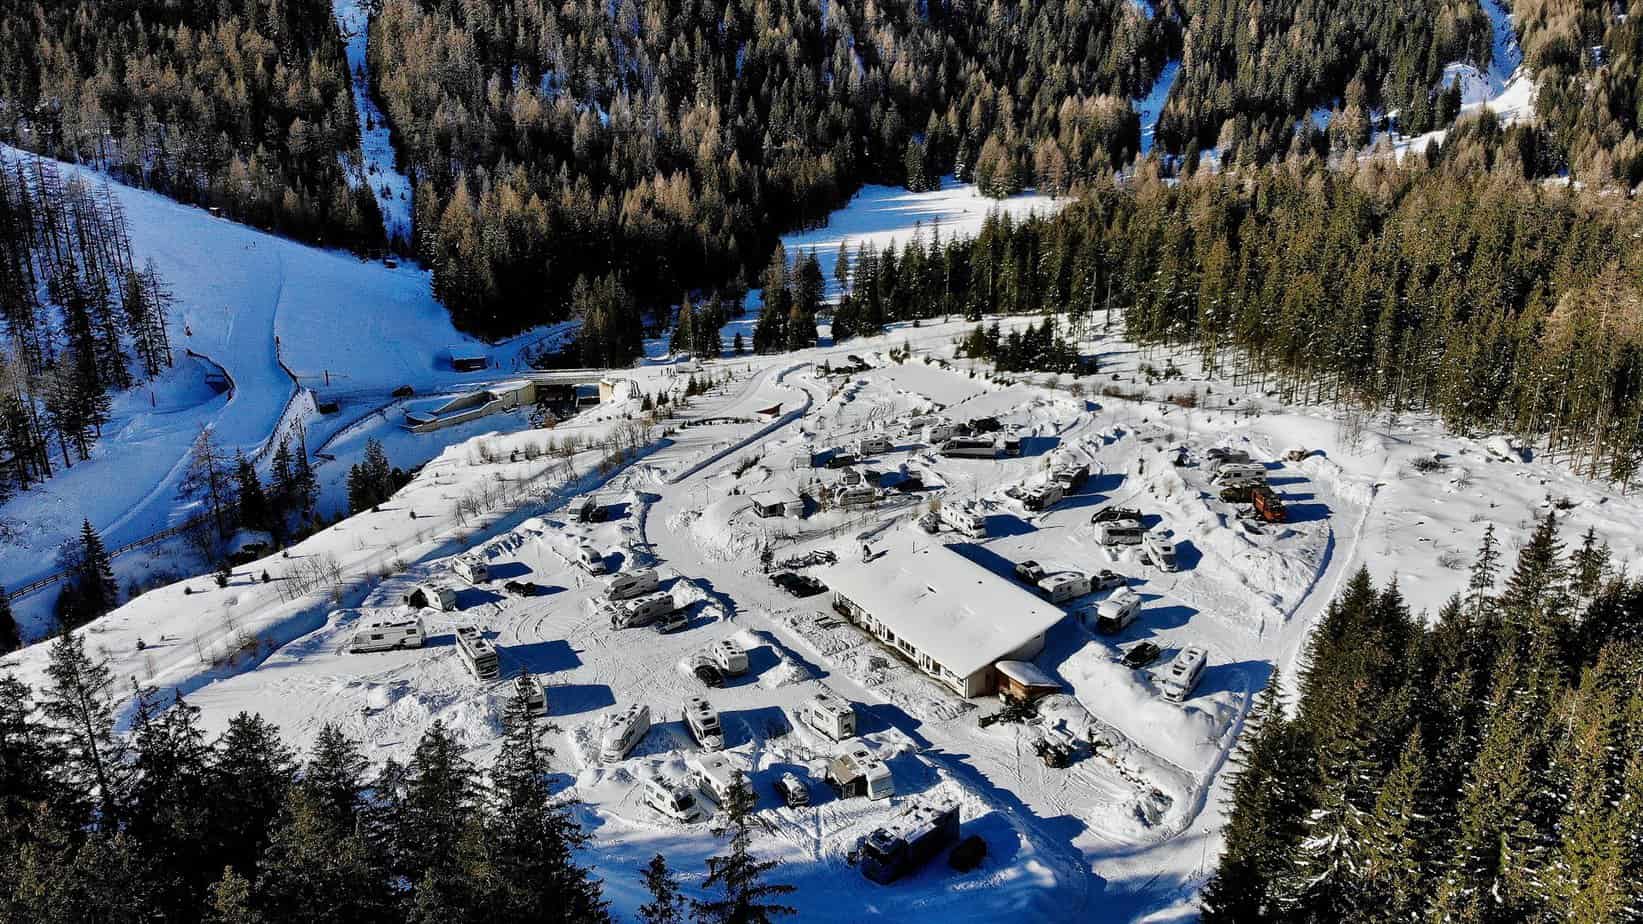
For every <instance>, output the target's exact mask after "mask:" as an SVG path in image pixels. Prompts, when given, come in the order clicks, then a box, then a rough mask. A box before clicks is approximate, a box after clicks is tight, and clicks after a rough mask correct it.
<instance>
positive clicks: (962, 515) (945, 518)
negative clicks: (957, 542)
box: [941, 504, 987, 539]
mask: <svg viewBox="0 0 1643 924" xmlns="http://www.w3.org/2000/svg"><path fill="white" fill-rule="evenodd" d="M941 522H943V523H946V524H947V525H948V526H949V527H951V528H952V530H953V532H956V533H963V534H964V535H966V536H969V537H970V538H971V539H985V538H987V518H986V517H985V516H983V515H982V513H981V511H979V510H977V509H976V508H975V507H973V506H971V505H969V504H942V505H941Z"/></svg>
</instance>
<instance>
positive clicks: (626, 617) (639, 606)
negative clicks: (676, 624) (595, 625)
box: [610, 591, 679, 629]
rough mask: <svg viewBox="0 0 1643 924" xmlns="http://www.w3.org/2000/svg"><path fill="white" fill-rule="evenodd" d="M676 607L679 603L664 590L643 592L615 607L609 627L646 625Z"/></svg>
mask: <svg viewBox="0 0 1643 924" xmlns="http://www.w3.org/2000/svg"><path fill="white" fill-rule="evenodd" d="M678 608H679V605H678V603H676V602H674V599H673V595H672V594H670V593H668V592H666V591H657V592H656V593H653V594H645V595H644V596H643V597H639V598H638V599H635V600H629V601H628V602H626V603H624V604H622V605H621V606H619V607H617V608H616V612H615V613H613V614H611V617H610V627H611V628H612V629H630V628H633V627H634V626H648V625H650V624H651V623H653V622H655V621H656V620H657V619H658V618H660V617H662V616H666V615H667V614H669V613H671V612H673V611H674V610H676V609H678Z"/></svg>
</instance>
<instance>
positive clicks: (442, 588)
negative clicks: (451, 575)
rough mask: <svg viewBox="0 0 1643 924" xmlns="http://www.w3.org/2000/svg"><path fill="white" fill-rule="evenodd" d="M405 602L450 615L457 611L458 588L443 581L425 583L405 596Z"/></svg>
mask: <svg viewBox="0 0 1643 924" xmlns="http://www.w3.org/2000/svg"><path fill="white" fill-rule="evenodd" d="M405 602H406V604H407V605H410V606H414V607H424V606H425V607H428V608H430V609H436V610H440V611H442V612H446V613H449V612H452V611H454V610H455V609H456V588H454V587H452V586H451V585H449V584H446V583H444V582H442V581H423V582H422V583H420V584H418V585H416V586H415V587H413V588H411V590H410V591H409V592H408V593H406V594H405Z"/></svg>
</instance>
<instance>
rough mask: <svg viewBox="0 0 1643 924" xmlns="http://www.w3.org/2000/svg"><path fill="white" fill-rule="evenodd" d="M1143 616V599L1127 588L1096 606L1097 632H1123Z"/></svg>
mask: <svg viewBox="0 0 1643 924" xmlns="http://www.w3.org/2000/svg"><path fill="white" fill-rule="evenodd" d="M1140 614H1141V597H1140V595H1138V594H1137V593H1136V592H1135V591H1133V590H1130V589H1129V588H1125V589H1123V590H1120V591H1118V592H1117V593H1115V594H1113V595H1112V596H1110V597H1108V598H1107V599H1105V600H1102V601H1101V602H1100V603H1097V604H1096V605H1095V630H1096V631H1097V632H1105V633H1109V634H1110V633H1113V632H1122V631H1124V630H1125V629H1126V628H1128V627H1129V624H1130V623H1132V622H1134V621H1135V617H1136V616H1139V615H1140Z"/></svg>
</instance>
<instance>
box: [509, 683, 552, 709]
mask: <svg viewBox="0 0 1643 924" xmlns="http://www.w3.org/2000/svg"><path fill="white" fill-rule="evenodd" d="M513 689H514V693H516V694H517V695H519V696H523V697H525V705H526V706H528V707H530V710H531V715H547V714H548V692H547V691H546V690H544V689H542V681H540V680H537V679H536V678H535V677H530V676H526V675H523V674H521V675H520V676H518V677H515V678H514V679H513Z"/></svg>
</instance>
